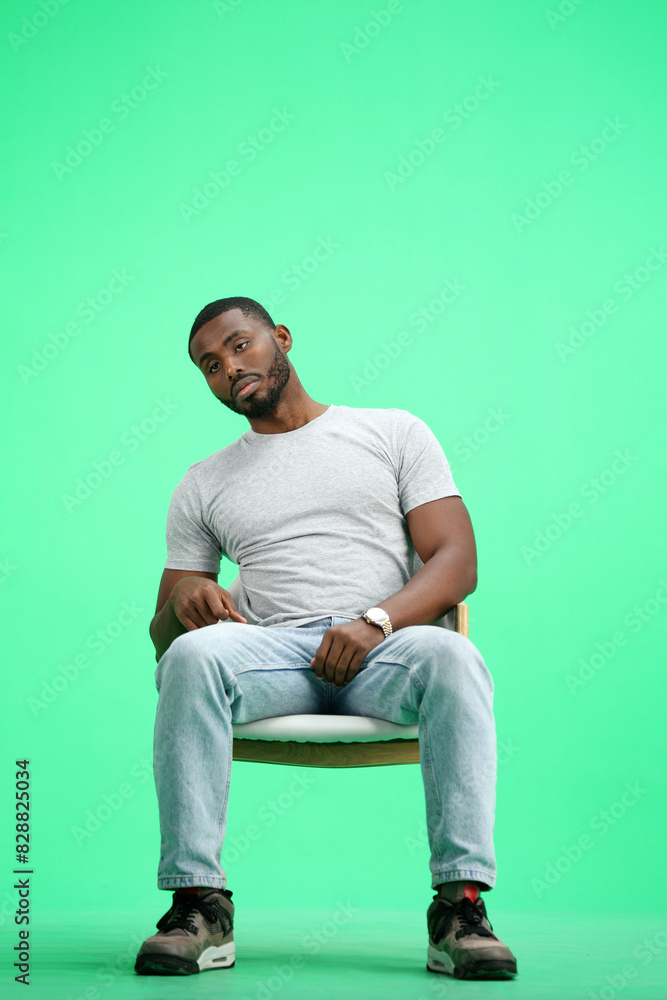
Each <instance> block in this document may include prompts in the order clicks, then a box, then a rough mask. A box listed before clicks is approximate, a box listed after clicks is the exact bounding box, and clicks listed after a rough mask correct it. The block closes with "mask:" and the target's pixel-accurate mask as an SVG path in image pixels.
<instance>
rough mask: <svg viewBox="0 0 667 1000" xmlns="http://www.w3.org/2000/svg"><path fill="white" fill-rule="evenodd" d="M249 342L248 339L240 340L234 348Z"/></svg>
mask: <svg viewBox="0 0 667 1000" xmlns="http://www.w3.org/2000/svg"><path fill="white" fill-rule="evenodd" d="M247 343H248V341H247V340H239V342H238V343H237V344H236V345H235V347H234V350H236V348H237V347H244V346H245V345H246V344H247Z"/></svg>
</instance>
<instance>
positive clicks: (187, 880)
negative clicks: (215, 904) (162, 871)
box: [157, 875, 227, 889]
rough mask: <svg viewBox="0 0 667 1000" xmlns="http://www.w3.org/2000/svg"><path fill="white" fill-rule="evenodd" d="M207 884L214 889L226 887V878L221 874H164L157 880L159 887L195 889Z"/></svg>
mask: <svg viewBox="0 0 667 1000" xmlns="http://www.w3.org/2000/svg"><path fill="white" fill-rule="evenodd" d="M199 885H202V886H203V885H206V886H211V888H213V889H226V888H227V885H226V883H225V880H224V879H223V878H221V877H220V876H219V875H218V876H216V875H163V876H161V877H160V878H158V880H157V887H158V889H193V888H194V887H195V886H199Z"/></svg>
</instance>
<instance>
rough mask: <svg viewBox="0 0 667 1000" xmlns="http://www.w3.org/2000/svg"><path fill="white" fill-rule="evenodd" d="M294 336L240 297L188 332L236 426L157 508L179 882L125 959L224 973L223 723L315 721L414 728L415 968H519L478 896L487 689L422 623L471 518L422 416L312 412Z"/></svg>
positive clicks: (168, 763) (447, 580)
mask: <svg viewBox="0 0 667 1000" xmlns="http://www.w3.org/2000/svg"><path fill="white" fill-rule="evenodd" d="M291 346H292V337H291V334H290V332H289V330H288V329H287V327H285V326H283V325H282V324H278V325H275V324H274V322H273V320H272V319H271V317H270V316H269V314H268V313H267V312H266V311H265V310H264V309H263V308H262V306H261V305H259V303H257V302H255V301H254V300H253V299H248V298H241V297H238V298H227V299H220V300H218V301H217V302H212V303H211V304H210V305H208V306H206V307H205V308H204V309H203V310H202V311H201V312H200V313H199V315H198V316H197V319H196V320H195V322H194V325H193V327H192V331H191V334H190V344H189V351H190V357H191V359H192V360H193V361H194V363H195V364H196V365H197V366H198V368H199V369H200V370H201V372H202V373H203V375H204V378H205V379H206V381H207V383H208V386H209V388H210V390H211V391H212V392H213V394H214V395H215V396H216V397H217V398H218V399H219V400H220V402H221V403H223V404H224V405H225V406H227V407H228V408H229V409H231V410H233V411H234V412H235V413H240V414H242V415H243V416H244V417H246V418H247V419H248V421H249V424H250V427H249V429H248V430H246V432H245V433H244V434H242V435H241V437H240V438H238V439H237V440H236V441H234V442H233V443H232V444H230V445H228V446H227V447H226V448H222V449H221V450H220V451H217V452H215V453H214V454H213V455H211V456H210V457H209V458H206V459H204V460H203V461H199V462H195V463H194V465H191V466H190V468H189V469H188V471H187V472H186V474H185V476H184V477H183V478H182V479H181V481H180V482H179V483H178V485H177V486H176V489H175V491H174V494H173V497H172V500H171V504H170V507H169V513H168V517H167V548H168V558H167V562H166V568H165V570H164V572H163V575H162V580H161V583H160V589H159V593H158V600H157V608H156V614H155V617H154V618H153V620H152V622H151V627H150V632H151V638H152V640H153V643H154V645H155V649H156V659H157V661H158V666H157V670H156V675H155V676H156V685H157V688H158V691H159V699H158V706H157V718H156V723H155V757H154V765H155V783H156V788H157V795H158V802H159V811H160V828H161V838H162V840H161V854H160V863H159V868H158V887H159V888H160V889H167V890H174V892H173V901H172V906H171V908H170V909H169V911H168V912H167V913H166V914H165V915H164V916H163V917H162V918H161V919H160V921H159V922H158V925H157V927H158V933H157V934H154V935H153V936H151V937H149V938H148V939H147V940H146V941H145V942H144V943H143V945H142V946H141V949H140V951H139V954H138V956H137V961H136V965H135V969H136V971H137V972H139V973H143V974H153V973H158V974H159V973H176V974H183V973H193V972H194V973H196V972H199V971H200V970H202V969H222V968H230V967H231V966H232V965H234V960H235V953H234V938H233V922H234V904H233V903H232V901H231V900H232V893H231V891H230V890H229V889H227V888H226V886H227V878H226V873H225V871H224V870H223V869H222V868H221V866H220V853H221V848H222V841H223V837H224V833H225V828H226V814H227V800H228V793H229V782H230V773H231V762H232V723H234V722H238V723H243V722H250V721H252V720H254V719H263V718H268V717H271V716H277V715H293V714H301V713H329V714H339V715H361V716H373V717H375V718H380V719H388V720H389V721H391V722H396V723H402V724H416V723H418V724H419V746H420V756H421V769H422V776H423V779H424V791H425V796H426V816H427V828H428V836H429V846H430V849H431V860H430V870H431V886H432V888H433V889H434V890H435V895H434V896H433V902H432V903H431V904H430V906H429V908H428V913H427V926H428V932H429V942H428V957H427V967H428V968H429V969H431V970H432V971H434V972H444V973H448V974H452V975H455V976H457V977H461V978H506V977H510V976H512V975H514V974H515V973H516V961H515V959H514V956H513V955H512V953H511V951H510V950H509V948H507V947H506V946H505V945H504V944H503V943H502V941H500V940H499V939H498V938H497V937H496V935H495V934H493V932H492V928H491V925H490V923H489V921H488V919H487V916H486V910H485V906H484V902H483V901H482V898H481V896H480V890H485V889H486V890H488V889H491V888H492V887H493V885H494V883H495V872H496V866H495V857H494V849H493V837H492V834H493V823H494V811H495V782H496V743H495V729H494V719H493V711H492V701H493V681H492V679H491V676H490V674H489V672H488V670H487V668H486V666H485V664H484V661H483V659H482V657H481V655H480V653H479V652H478V650H477V649H476V648H475V646H474V645H473V644H472V643H471V642H470V641H469V640H468V639H467V638H465V637H464V636H462V635H460V634H458V633H457V632H453V631H450V630H447V629H444V628H441V627H439V626H437V625H433V624H432V623H433V622H435V621H437V620H438V619H439V618H440V617H441V616H442V615H444V614H445V613H446V612H447V611H449V610H450V609H451V608H452V607H454V606H455V605H456V604H458V603H459V602H461V601H463V599H464V598H465V597H466V596H467V595H468V594H470V593H471V592H472V591H473V590H474V589H475V587H476V584H477V570H476V551H475V540H474V535H473V531H472V526H471V524H470V518H469V516H468V512H467V510H466V508H465V506H464V504H463V501H462V499H461V496H460V494H459V493H458V492H457V490H456V486H455V485H454V481H453V479H452V475H451V471H450V468H449V464H448V462H447V459H446V458H445V455H444V453H443V451H442V449H441V447H440V445H439V444H438V441H437V439H436V438H435V435H434V434H433V433H432V431H431V430H430V429H429V428H428V427H427V426H426V424H425V423H424V422H423V421H421V420H420V419H419V418H417V417H415V416H413V415H412V414H410V413H408V412H407V411H406V410H399V409H384V410H383V409H362V408H356V407H349V406H342V405H340V406H339V405H333V404H332V405H329V406H325V405H324V404H322V403H316V402H315V401H314V400H313V399H312V398H311V397H310V396H309V395H308V394H307V392H306V391H305V390H304V388H303V386H302V385H301V382H300V381H299V379H298V377H297V374H296V372H295V370H294V368H293V367H292V365H291V363H290V362H289V360H288V358H287V353H288V351H289V350H290V348H291ZM223 553H224V554H225V555H226V556H227V557H228V558H229V559H230V560H232V561H233V562H235V563H238V566H239V570H240V578H241V583H242V588H241V596H240V598H239V601H238V607H237V606H236V605H235V603H234V601H233V600H232V598H231V596H230V594H229V593H228V592H227V591H226V590H224V589H223V588H222V587H220V586H218V584H217V578H218V571H219V567H220V559H221V555H222V554H223ZM415 556H418V557H419V560H420V561H421V562H422V564H423V565H421V567H420V568H419V569H418V570H417V572H416V573H414V574H413V569H414V566H413V562H414V560H415ZM221 622H222V623H224V624H221Z"/></svg>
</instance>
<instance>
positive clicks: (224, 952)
mask: <svg viewBox="0 0 667 1000" xmlns="http://www.w3.org/2000/svg"><path fill="white" fill-rule="evenodd" d="M233 927H234V904H233V903H232V893H231V891H230V890H229V889H211V890H210V892H205V893H204V895H203V896H195V894H194V893H190V892H179V891H178V890H177V891H176V892H175V893H174V895H173V902H172V905H171V909H170V910H169V911H168V912H167V913H165V915H164V916H163V917H161V919H160V920H159V921H158V923H157V928H158V931H159V934H154V935H153V936H152V937H149V938H147V939H146V941H144V943H143V944H142V946H141V948H140V949H139V954H138V955H137V960H136V962H135V965H134V970H135V972H138V973H139V974H140V975H144V976H155V975H182V976H188V975H191V974H192V973H194V972H202V971H204V970H205V969H231V967H232V966H233V965H234V960H235V953H234V930H233Z"/></svg>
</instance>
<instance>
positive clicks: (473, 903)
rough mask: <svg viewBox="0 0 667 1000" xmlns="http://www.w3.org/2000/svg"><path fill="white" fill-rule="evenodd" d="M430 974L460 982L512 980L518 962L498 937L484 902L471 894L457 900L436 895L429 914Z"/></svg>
mask: <svg viewBox="0 0 667 1000" xmlns="http://www.w3.org/2000/svg"><path fill="white" fill-rule="evenodd" d="M426 922H427V925H428V933H429V940H428V957H427V959H426V968H427V969H428V970H429V972H444V973H445V974H446V975H448V976H454V977H455V978H456V979H511V978H512V976H515V975H516V973H517V969H516V959H515V957H514V955H513V954H512V952H511V951H510V950H509V948H508V947H507V945H504V944H503V942H502V941H500V940H499V938H497V937H496V935H495V934H493V933H492V931H493V927H492V926H491V924H490V923H489V920H488V918H487V915H486V907H485V906H484V902H483V900H482V898H481V896H479V898H477V899H475V900H472V899H471V898H470V897H469V896H468V895H464V896H462V898H460V899H457V900H456V901H454V902H453V901H451V900H449V899H445V898H444V897H443V896H441V895H439V894H437V893H436V895H435V896H434V897H433V902H432V903H431V905H430V906H429V908H428V912H427V914H426Z"/></svg>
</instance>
